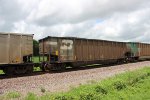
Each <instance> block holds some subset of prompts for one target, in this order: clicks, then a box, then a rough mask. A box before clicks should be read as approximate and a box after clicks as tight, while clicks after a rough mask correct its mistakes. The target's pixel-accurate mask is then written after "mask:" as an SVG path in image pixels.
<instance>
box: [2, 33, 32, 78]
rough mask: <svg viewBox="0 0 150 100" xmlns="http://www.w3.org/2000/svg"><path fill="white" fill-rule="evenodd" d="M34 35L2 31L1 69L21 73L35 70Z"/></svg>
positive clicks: (10, 72)
mask: <svg viewBox="0 0 150 100" xmlns="http://www.w3.org/2000/svg"><path fill="white" fill-rule="evenodd" d="M32 54H33V35H29V34H19V33H0V69H1V70H3V71H4V73H6V74H8V75H11V74H20V73H27V72H32V71H33V63H32Z"/></svg>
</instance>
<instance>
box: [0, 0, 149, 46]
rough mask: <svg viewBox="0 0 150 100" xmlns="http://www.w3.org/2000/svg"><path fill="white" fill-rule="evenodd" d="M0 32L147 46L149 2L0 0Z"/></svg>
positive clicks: (129, 0) (133, 0)
mask: <svg viewBox="0 0 150 100" xmlns="http://www.w3.org/2000/svg"><path fill="white" fill-rule="evenodd" d="M0 32H16V33H29V34H34V38H35V39H36V40H39V39H42V38H44V37H47V36H62V37H63V36H69V37H80V38H89V39H103V40H112V41H135V42H146V43H150V0H0Z"/></svg>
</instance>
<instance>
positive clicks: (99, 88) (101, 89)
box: [95, 86, 108, 94]
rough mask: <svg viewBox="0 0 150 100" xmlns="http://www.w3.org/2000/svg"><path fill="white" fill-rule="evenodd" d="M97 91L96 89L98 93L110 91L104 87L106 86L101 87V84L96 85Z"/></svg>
mask: <svg viewBox="0 0 150 100" xmlns="http://www.w3.org/2000/svg"><path fill="white" fill-rule="evenodd" d="M95 91H96V92H97V93H102V94H107V93H108V92H107V90H106V89H104V88H103V87H101V86H96V87H95Z"/></svg>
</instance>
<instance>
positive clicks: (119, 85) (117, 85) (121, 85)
mask: <svg viewBox="0 0 150 100" xmlns="http://www.w3.org/2000/svg"><path fill="white" fill-rule="evenodd" d="M113 86H114V88H115V89H117V90H122V89H124V88H126V84H125V83H124V82H122V81H117V82H115V83H114V84H113Z"/></svg>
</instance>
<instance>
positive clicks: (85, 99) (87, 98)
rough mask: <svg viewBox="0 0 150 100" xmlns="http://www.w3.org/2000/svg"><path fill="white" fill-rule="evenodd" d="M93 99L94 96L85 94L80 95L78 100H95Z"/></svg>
mask: <svg viewBox="0 0 150 100" xmlns="http://www.w3.org/2000/svg"><path fill="white" fill-rule="evenodd" d="M94 97H95V96H94V94H92V93H85V94H81V95H80V99H79V100H95V98H94Z"/></svg>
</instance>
